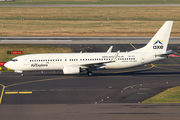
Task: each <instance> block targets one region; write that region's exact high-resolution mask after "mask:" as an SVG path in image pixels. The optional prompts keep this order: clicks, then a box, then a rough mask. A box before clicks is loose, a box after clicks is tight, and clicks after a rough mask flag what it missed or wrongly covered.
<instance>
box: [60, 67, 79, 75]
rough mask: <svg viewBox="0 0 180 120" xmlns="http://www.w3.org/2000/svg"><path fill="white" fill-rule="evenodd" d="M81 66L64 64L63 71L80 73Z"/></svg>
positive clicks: (65, 72)
mask: <svg viewBox="0 0 180 120" xmlns="http://www.w3.org/2000/svg"><path fill="white" fill-rule="evenodd" d="M80 69H81V68H80V67H78V66H64V68H63V73H64V74H79V73H80V72H81V70H80Z"/></svg>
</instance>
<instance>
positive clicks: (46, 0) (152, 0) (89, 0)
mask: <svg viewBox="0 0 180 120" xmlns="http://www.w3.org/2000/svg"><path fill="white" fill-rule="evenodd" d="M26 1H27V2H26ZM1 4H180V1H179V0H15V2H1Z"/></svg>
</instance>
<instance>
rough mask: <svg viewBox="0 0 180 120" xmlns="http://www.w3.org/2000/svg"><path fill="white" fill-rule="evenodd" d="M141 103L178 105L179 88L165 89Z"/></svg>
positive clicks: (179, 99) (179, 101)
mask: <svg viewBox="0 0 180 120" xmlns="http://www.w3.org/2000/svg"><path fill="white" fill-rule="evenodd" d="M142 103H180V86H177V87H173V88H170V89H167V90H166V91H164V92H162V93H159V94H158V95H156V96H154V97H151V98H149V99H147V100H145V101H143V102H142Z"/></svg>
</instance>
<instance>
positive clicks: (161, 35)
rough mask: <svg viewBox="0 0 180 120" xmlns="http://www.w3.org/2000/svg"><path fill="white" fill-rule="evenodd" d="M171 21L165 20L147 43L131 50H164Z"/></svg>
mask: <svg viewBox="0 0 180 120" xmlns="http://www.w3.org/2000/svg"><path fill="white" fill-rule="evenodd" d="M172 25H173V21H166V22H165V23H164V25H163V26H162V27H161V28H160V29H159V30H158V32H157V33H156V34H155V35H154V37H153V38H152V39H151V40H150V41H149V43H148V44H147V45H146V46H144V47H142V48H140V49H137V50H133V51H131V52H162V53H164V52H166V49H167V45H168V42H169V37H170V33H171V28H172Z"/></svg>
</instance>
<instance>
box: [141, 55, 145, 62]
mask: <svg viewBox="0 0 180 120" xmlns="http://www.w3.org/2000/svg"><path fill="white" fill-rule="evenodd" d="M141 63H145V57H144V55H141Z"/></svg>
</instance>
